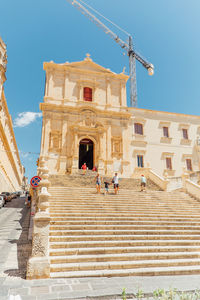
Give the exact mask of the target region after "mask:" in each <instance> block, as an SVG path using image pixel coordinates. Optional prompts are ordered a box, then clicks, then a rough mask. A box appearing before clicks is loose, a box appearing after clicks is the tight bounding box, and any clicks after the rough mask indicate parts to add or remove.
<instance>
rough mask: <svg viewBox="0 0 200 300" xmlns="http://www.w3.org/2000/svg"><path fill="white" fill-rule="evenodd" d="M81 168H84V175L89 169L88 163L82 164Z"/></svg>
mask: <svg viewBox="0 0 200 300" xmlns="http://www.w3.org/2000/svg"><path fill="white" fill-rule="evenodd" d="M81 169H82V170H83V175H85V173H86V170H87V165H86V163H84V164H83V165H82V167H81Z"/></svg>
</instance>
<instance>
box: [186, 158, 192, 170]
mask: <svg viewBox="0 0 200 300" xmlns="http://www.w3.org/2000/svg"><path fill="white" fill-rule="evenodd" d="M186 166H187V170H188V171H192V161H191V159H189V158H188V159H186Z"/></svg>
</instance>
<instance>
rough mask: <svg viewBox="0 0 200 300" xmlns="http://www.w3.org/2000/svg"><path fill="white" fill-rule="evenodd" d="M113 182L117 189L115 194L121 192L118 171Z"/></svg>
mask: <svg viewBox="0 0 200 300" xmlns="http://www.w3.org/2000/svg"><path fill="white" fill-rule="evenodd" d="M112 181H113V183H114V189H115V195H116V194H117V193H118V192H119V177H118V175H117V173H115V176H114V177H113V180H112Z"/></svg>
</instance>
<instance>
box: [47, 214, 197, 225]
mask: <svg viewBox="0 0 200 300" xmlns="http://www.w3.org/2000/svg"><path fill="white" fill-rule="evenodd" d="M53 215H55V216H53ZM51 220H52V221H57V220H60V221H66V220H68V221H74V220H77V222H81V221H84V220H85V221H97V222H99V221H100V222H101V221H116V220H117V222H118V221H134V222H177V223H178V222H182V221H185V222H190V223H192V222H193V221H194V222H196V223H197V224H200V217H199V218H197V217H195V218H191V217H187V218H182V217H174V218H170V217H166V216H157V215H156V216H150V217H147V216H145V217H140V216H131V217H130V216H129V217H128V216H126V217H121V216H114V217H110V216H108V217H107V216H105V215H100V216H99V215H98V216H81V217H80V216H77V215H76V217H75V218H74V217H72V216H71V214H65V216H64V217H61V216H60V215H59V214H53V213H52V214H51ZM185 222H184V223H185Z"/></svg>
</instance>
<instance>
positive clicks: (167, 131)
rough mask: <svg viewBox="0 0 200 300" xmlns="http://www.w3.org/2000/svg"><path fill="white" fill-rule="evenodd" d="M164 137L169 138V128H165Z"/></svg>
mask: <svg viewBox="0 0 200 300" xmlns="http://www.w3.org/2000/svg"><path fill="white" fill-rule="evenodd" d="M163 136H164V137H167V138H168V137H169V128H168V127H163Z"/></svg>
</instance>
